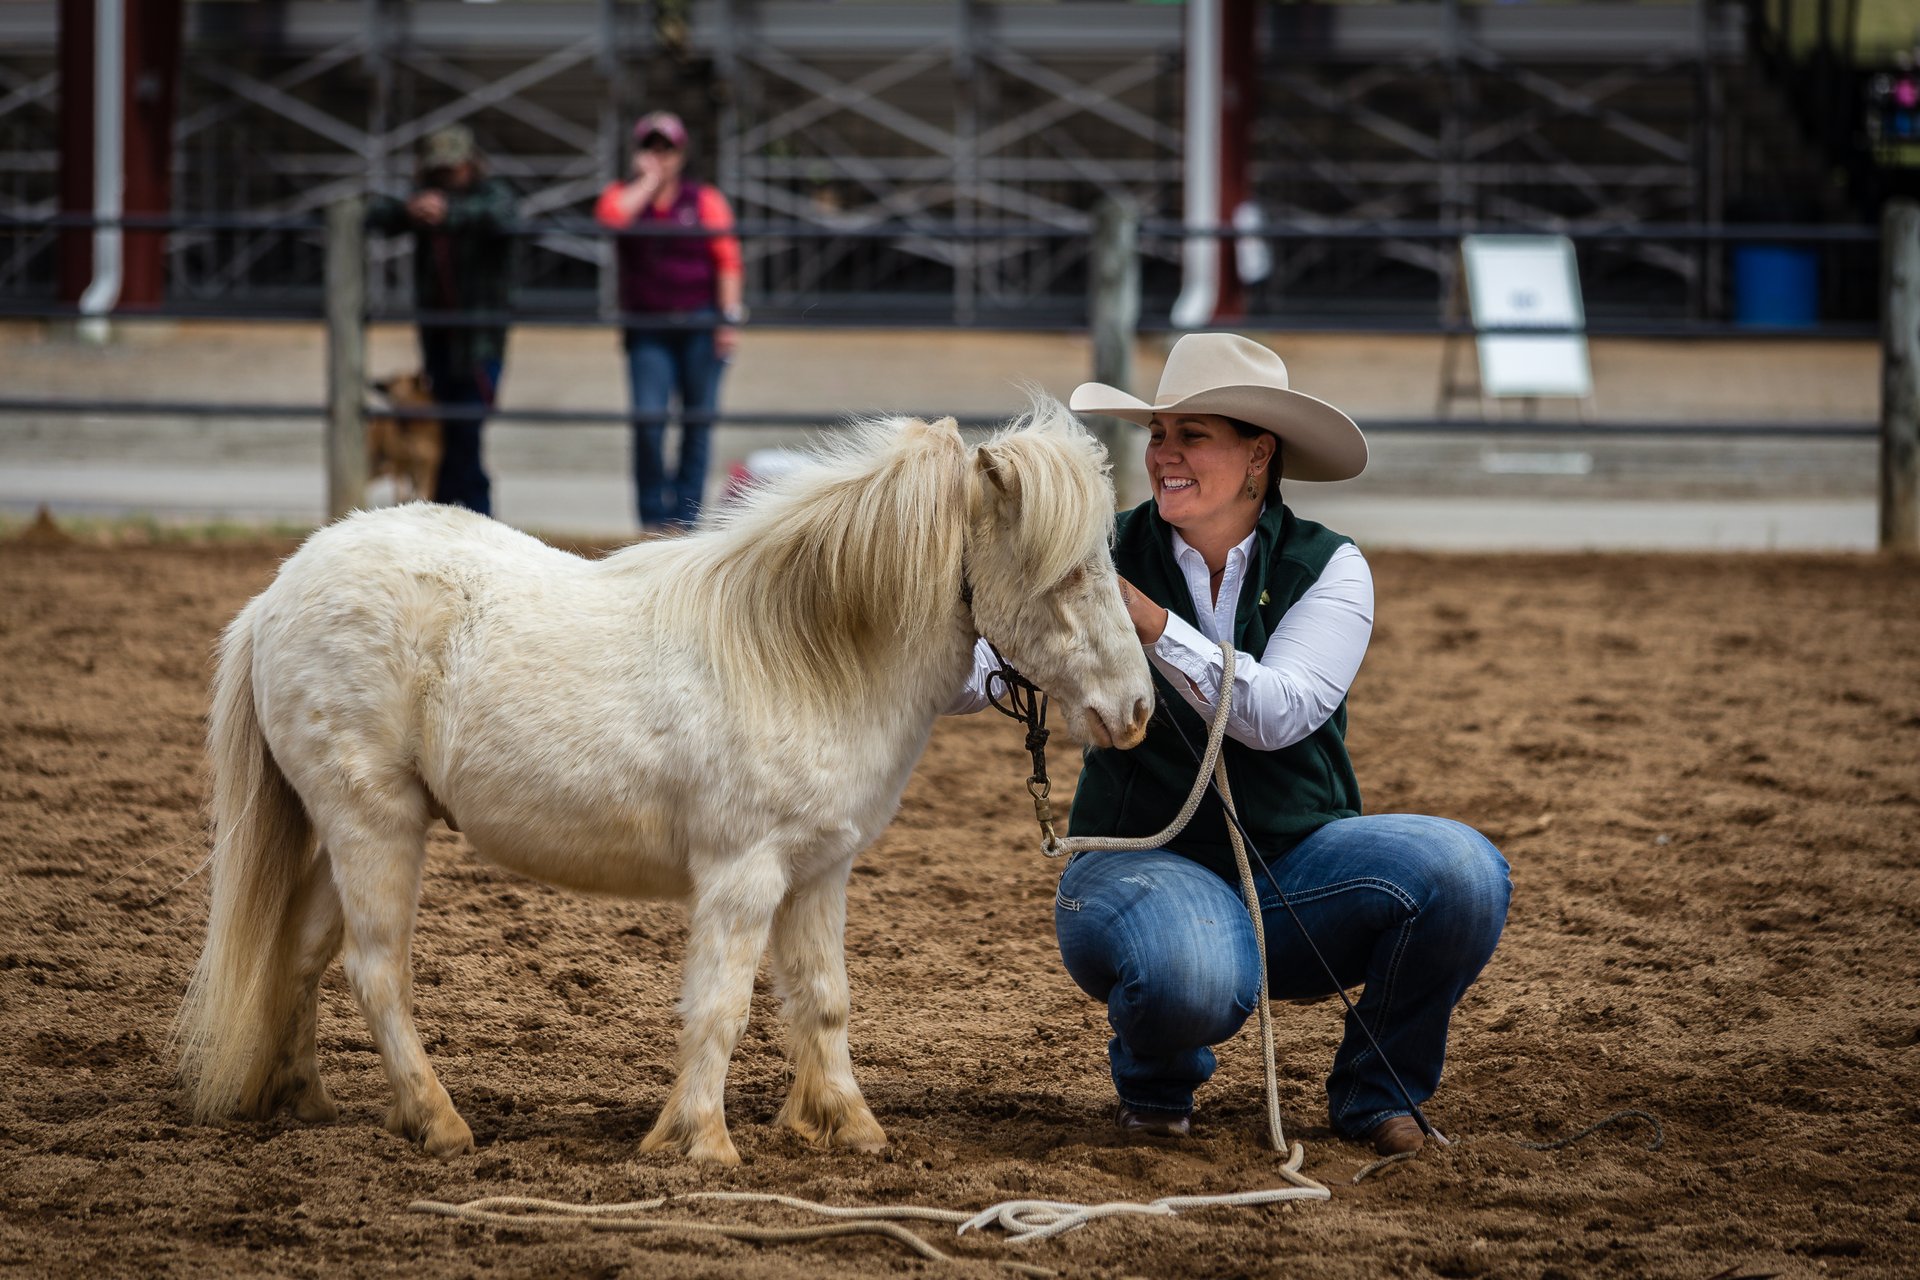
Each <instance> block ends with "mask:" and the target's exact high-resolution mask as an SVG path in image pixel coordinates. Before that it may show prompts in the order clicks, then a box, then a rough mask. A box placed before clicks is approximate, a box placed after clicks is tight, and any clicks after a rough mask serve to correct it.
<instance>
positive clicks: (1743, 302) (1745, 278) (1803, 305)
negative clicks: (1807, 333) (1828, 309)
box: [1733, 244, 1820, 329]
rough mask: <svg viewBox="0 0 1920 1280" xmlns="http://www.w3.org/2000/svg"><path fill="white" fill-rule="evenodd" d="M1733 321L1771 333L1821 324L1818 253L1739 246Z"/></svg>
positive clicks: (1789, 247)
mask: <svg viewBox="0 0 1920 1280" xmlns="http://www.w3.org/2000/svg"><path fill="white" fill-rule="evenodd" d="M1733 319H1734V323H1736V324H1743V325H1751V326H1753V327H1755V328H1768V329H1804V328H1811V327H1812V326H1813V325H1814V324H1816V323H1818V321H1819V319H1820V255H1819V252H1818V250H1816V249H1814V248H1812V247H1811V246H1807V245H1791V244H1741V245H1735V246H1734V249H1733Z"/></svg>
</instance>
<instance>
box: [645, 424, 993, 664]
mask: <svg viewBox="0 0 1920 1280" xmlns="http://www.w3.org/2000/svg"><path fill="white" fill-rule="evenodd" d="M966 472H967V468H966V448H965V446H964V445H963V444H962V442H961V440H960V436H959V433H958V432H957V431H956V430H955V429H954V427H953V425H952V423H951V422H946V423H940V424H936V425H933V426H929V425H927V424H926V423H923V422H919V421H917V420H914V419H910V418H885V419H874V420H867V421H861V422H856V423H854V424H852V425H851V426H849V427H848V428H846V429H845V430H844V431H843V432H842V433H841V434H840V435H839V436H838V437H837V438H835V439H834V440H833V441H832V442H831V443H829V444H827V445H825V446H824V447H823V448H822V449H821V451H820V452H819V453H818V454H816V455H815V456H814V457H813V458H811V459H810V460H809V461H807V462H806V463H803V464H802V465H800V466H798V467H796V468H795V469H794V470H793V471H791V472H789V473H788V474H786V475H783V476H780V477H778V478H775V479H772V480H769V481H767V482H766V483H764V484H762V485H760V486H758V487H756V488H755V489H754V490H753V491H752V492H750V493H749V494H748V495H747V496H746V497H745V498H744V499H743V500H742V501H740V502H739V503H737V504H736V505H735V506H734V507H732V508H731V509H730V510H727V511H723V512H718V513H715V514H714V515H713V516H711V517H710V519H709V520H708V522H707V524H706V525H705V526H704V527H703V528H702V530H701V531H700V532H699V533H697V534H695V535H694V536H692V537H689V538H685V539H682V540H680V541H679V542H678V544H677V546H676V547H675V549H674V554H672V555H671V556H670V557H668V558H667V559H666V560H665V561H664V563H662V565H661V568H662V572H663V577H664V580H663V581H660V582H659V583H658V589H659V590H661V591H664V592H666V593H668V598H670V599H671V600H673V601H674V605H673V607H674V609H675V611H676V612H678V613H680V614H681V616H683V617H686V618H688V619H689V620H690V621H692V622H694V623H695V625H696V627H697V629H698V630H699V632H700V633H701V635H702V638H703V640H704V642H705V644H706V646H707V651H708V656H709V658H710V659H711V660H712V661H713V662H714V664H715V666H716V667H717V668H718V669H719V670H720V672H722V673H723V676H726V677H729V678H731V677H736V676H737V677H738V678H739V679H740V680H742V681H745V682H747V684H748V687H753V686H762V687H766V686H771V687H775V688H778V689H780V691H781V693H782V695H783V696H789V697H800V698H806V697H807V695H808V694H815V695H829V696H831V695H834V694H839V693H844V692H847V691H849V690H852V689H854V688H855V687H857V686H859V685H860V684H861V683H862V682H863V681H867V680H869V679H870V678H871V676H872V675H873V673H874V672H875V671H876V670H879V669H883V668H884V667H885V666H886V664H885V663H884V662H882V661H881V660H880V659H881V652H880V651H881V650H882V649H883V648H884V649H885V650H887V651H897V650H899V649H901V648H903V647H910V646H916V645H921V644H925V643H928V642H929V641H931V640H933V639H934V638H935V637H936V636H937V635H938V634H939V632H940V630H941V629H942V628H944V627H946V626H949V625H950V624H951V620H952V617H953V611H954V609H955V607H956V606H957V603H958V601H959V598H960V578H961V562H962V559H963V557H964V553H965V548H966V538H967V522H966V489H965V484H966ZM776 682H777V683H776Z"/></svg>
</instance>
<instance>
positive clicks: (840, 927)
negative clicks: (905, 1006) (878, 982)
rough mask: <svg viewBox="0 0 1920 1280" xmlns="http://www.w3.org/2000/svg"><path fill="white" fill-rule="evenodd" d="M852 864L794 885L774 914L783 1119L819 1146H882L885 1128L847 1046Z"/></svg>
mask: <svg viewBox="0 0 1920 1280" xmlns="http://www.w3.org/2000/svg"><path fill="white" fill-rule="evenodd" d="M849 865H850V864H849ZM847 870H848V867H847V866H842V867H840V868H838V869H837V871H836V872H833V873H829V874H827V875H824V876H821V877H820V878H819V879H818V880H816V881H815V882H813V883H812V884H809V885H806V886H803V887H801V888H798V889H795V890H794V891H793V893H792V894H790V895H789V896H788V898H787V900H786V901H785V902H784V903H782V904H781V906H780V913H779V915H778V916H777V917H775V919H774V925H773V963H774V971H775V974H776V977H777V980H778V983H779V990H780V996H781V999H782V1001H783V1004H782V1014H783V1016H784V1017H785V1019H786V1023H787V1041H788V1049H787V1052H788V1054H789V1056H790V1057H791V1059H792V1062H793V1086H792V1088H791V1089H790V1090H789V1091H788V1093H787V1102H786V1105H785V1106H784V1107H782V1108H781V1110H780V1119H779V1123H780V1124H783V1125H785V1126H787V1127H788V1128H789V1129H792V1130H793V1131H794V1132H795V1133H798V1134H799V1135H800V1136H801V1137H803V1138H805V1139H806V1140H807V1141H808V1142H811V1143H813V1144H815V1145H816V1146H823V1147H825V1146H835V1147H851V1148H852V1149H854V1150H856V1151H878V1150H880V1149H881V1148H882V1147H884V1146H886V1145H887V1135H886V1132H885V1130H883V1129H881V1127H880V1122H879V1121H878V1120H875V1119H874V1118H873V1111H872V1110H871V1109H870V1108H869V1107H868V1106H867V1101H866V1099H865V1098H863V1097H862V1096H861V1095H860V1086H859V1084H857V1083H856V1082H855V1081H854V1078H853V1062H852V1059H851V1057H850V1056H849V1055H848V1052H847V1015H848V1009H849V1003H848V998H847V959H846V951H845V937H846V922H847Z"/></svg>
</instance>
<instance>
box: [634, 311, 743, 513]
mask: <svg viewBox="0 0 1920 1280" xmlns="http://www.w3.org/2000/svg"><path fill="white" fill-rule="evenodd" d="M626 346H627V378H628V381H629V383H630V385H631V387H632V390H633V409H634V412H635V413H636V414H639V415H642V417H643V418H644V420H643V421H640V422H636V423H634V425H633V486H634V491H635V493H636V495H637V496H638V499H639V506H640V523H641V524H642V525H643V526H659V525H690V524H692V523H693V522H694V520H695V519H696V518H697V517H698V516H699V514H700V499H701V496H702V494H703V493H704V492H705V489H706V484H707V446H708V437H709V433H710V432H711V431H712V425H711V424H712V418H713V411H714V406H715V404H717V403H718V402H719V399H720V375H721V373H722V372H723V371H724V370H725V369H726V363H725V362H724V361H722V360H720V359H719V358H718V356H717V355H716V354H715V352H714V347H713V330H711V329H674V330H655V331H652V332H642V331H639V330H630V331H629V332H628V333H627V335H626ZM676 394H678V396H679V398H680V459H679V462H678V463H677V464H676V465H675V467H674V469H673V471H672V472H671V473H669V472H668V471H667V466H666V456H665V444H666V439H667V416H668V408H669V406H670V405H671V404H672V401H673V398H674V396H675V395H676Z"/></svg>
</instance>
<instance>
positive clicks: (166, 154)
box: [120, 0, 185, 306]
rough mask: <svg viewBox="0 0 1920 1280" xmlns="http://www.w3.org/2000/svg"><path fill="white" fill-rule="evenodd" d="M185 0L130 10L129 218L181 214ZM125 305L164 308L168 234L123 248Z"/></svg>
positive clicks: (138, 237)
mask: <svg viewBox="0 0 1920 1280" xmlns="http://www.w3.org/2000/svg"><path fill="white" fill-rule="evenodd" d="M184 15H185V6H184V4H183V0H139V2H138V3H134V4H129V5H128V6H127V85H126V95H125V97H124V99H123V100H124V101H125V102H126V104H127V108H126V128H125V130H124V137H125V138H126V188H125V194H124V197H123V198H124V201H125V206H126V212H127V214H128V215H129V216H132V217H138V216H140V215H142V214H145V215H148V216H158V215H163V214H166V213H170V212H172V209H173V117H174V104H175V102H176V100H177V99H178V95H179V84H180V42H181V32H182V25H183V19H184ZM121 262H122V264H123V266H122V270H123V272H124V279H123V281H122V283H121V286H120V300H121V302H122V303H131V304H134V305H136V306H137V305H146V306H158V305H159V304H160V303H161V302H162V301H164V300H165V298H166V292H167V233H166V232H164V231H130V232H128V233H127V236H126V240H125V244H124V247H123V248H122V249H121Z"/></svg>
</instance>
